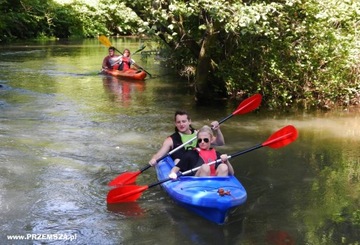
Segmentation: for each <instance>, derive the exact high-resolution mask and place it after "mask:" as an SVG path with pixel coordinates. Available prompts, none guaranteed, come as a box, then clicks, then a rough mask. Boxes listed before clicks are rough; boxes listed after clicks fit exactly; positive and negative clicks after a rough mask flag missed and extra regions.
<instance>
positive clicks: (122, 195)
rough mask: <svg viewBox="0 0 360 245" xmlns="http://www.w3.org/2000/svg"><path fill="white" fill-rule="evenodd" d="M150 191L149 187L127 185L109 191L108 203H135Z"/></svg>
mask: <svg viewBox="0 0 360 245" xmlns="http://www.w3.org/2000/svg"><path fill="white" fill-rule="evenodd" d="M147 189H149V186H147V185H146V186H137V185H127V186H121V187H118V188H115V189H112V190H110V191H109V193H108V195H107V197H106V201H107V203H119V202H134V201H136V200H137V199H139V198H140V196H141V194H142V193H143V192H144V191H145V190H147Z"/></svg>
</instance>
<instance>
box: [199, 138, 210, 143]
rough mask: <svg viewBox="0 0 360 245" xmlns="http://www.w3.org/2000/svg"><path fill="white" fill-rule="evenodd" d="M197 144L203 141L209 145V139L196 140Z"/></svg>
mask: <svg viewBox="0 0 360 245" xmlns="http://www.w3.org/2000/svg"><path fill="white" fill-rule="evenodd" d="M197 141H198V143H201V142H202V141H204V142H205V143H209V139H208V138H204V139H197Z"/></svg>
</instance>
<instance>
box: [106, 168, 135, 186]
mask: <svg viewBox="0 0 360 245" xmlns="http://www.w3.org/2000/svg"><path fill="white" fill-rule="evenodd" d="M139 174H141V171H140V170H139V171H136V172H127V173H123V174H120V175H119V176H117V177H116V178H115V179H113V180H112V181H110V182H109V184H108V186H120V185H131V184H134V183H135V181H136V176H138V175H139Z"/></svg>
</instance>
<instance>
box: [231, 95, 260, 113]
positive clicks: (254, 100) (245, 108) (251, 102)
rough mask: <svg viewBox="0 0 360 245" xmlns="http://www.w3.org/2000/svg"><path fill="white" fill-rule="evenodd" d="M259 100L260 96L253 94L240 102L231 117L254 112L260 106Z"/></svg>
mask: <svg viewBox="0 0 360 245" xmlns="http://www.w3.org/2000/svg"><path fill="white" fill-rule="evenodd" d="M261 100H262V96H261V94H254V95H253V96H251V97H249V98H247V99H245V100H244V101H243V102H241V103H240V105H239V106H238V107H237V108H236V110H235V111H234V112H233V113H232V115H240V114H245V113H248V112H250V111H253V110H255V109H256V108H258V107H259V106H260V103H261Z"/></svg>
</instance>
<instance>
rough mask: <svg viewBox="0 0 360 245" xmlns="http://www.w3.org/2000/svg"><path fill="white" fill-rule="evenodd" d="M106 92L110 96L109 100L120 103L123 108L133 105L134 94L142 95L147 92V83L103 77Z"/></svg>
mask: <svg viewBox="0 0 360 245" xmlns="http://www.w3.org/2000/svg"><path fill="white" fill-rule="evenodd" d="M103 85H104V89H105V91H106V92H107V93H108V94H109V99H110V100H111V101H113V102H117V103H120V104H121V105H122V106H125V107H129V106H130V105H131V99H132V96H134V93H139V94H141V93H142V92H144V90H145V81H137V80H124V79H120V78H118V77H114V76H105V75H104V76H103Z"/></svg>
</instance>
